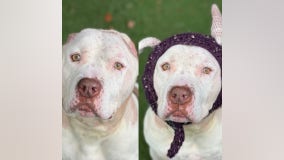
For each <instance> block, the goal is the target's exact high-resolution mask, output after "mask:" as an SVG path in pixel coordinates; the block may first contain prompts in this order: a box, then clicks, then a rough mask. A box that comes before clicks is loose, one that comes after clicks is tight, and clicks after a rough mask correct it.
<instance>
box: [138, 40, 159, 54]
mask: <svg viewBox="0 0 284 160" xmlns="http://www.w3.org/2000/svg"><path fill="white" fill-rule="evenodd" d="M160 43H161V40H159V39H157V38H155V37H146V38H144V39H142V40H140V41H139V43H138V50H139V54H141V53H142V52H143V49H144V48H146V47H151V48H154V47H155V46H156V45H158V44H160Z"/></svg>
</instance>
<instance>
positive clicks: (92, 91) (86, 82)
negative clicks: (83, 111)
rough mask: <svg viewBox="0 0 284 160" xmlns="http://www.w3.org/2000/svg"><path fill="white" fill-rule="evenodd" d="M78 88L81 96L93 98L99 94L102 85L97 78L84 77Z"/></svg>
mask: <svg viewBox="0 0 284 160" xmlns="http://www.w3.org/2000/svg"><path fill="white" fill-rule="evenodd" d="M77 87H78V90H79V93H80V95H81V96H83V97H87V98H92V97H95V96H97V95H99V93H100V91H101V89H102V86H101V83H100V82H99V81H98V80H97V79H91V78H83V79H81V80H80V81H79V83H78V86H77Z"/></svg>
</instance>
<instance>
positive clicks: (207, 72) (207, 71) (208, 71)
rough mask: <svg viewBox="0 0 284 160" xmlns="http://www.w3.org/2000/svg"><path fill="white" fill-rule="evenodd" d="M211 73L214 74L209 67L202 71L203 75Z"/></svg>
mask: <svg viewBox="0 0 284 160" xmlns="http://www.w3.org/2000/svg"><path fill="white" fill-rule="evenodd" d="M211 72H212V69H211V68H209V67H204V68H203V69H202V73H204V74H210V73H211Z"/></svg>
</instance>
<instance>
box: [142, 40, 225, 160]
mask: <svg viewBox="0 0 284 160" xmlns="http://www.w3.org/2000/svg"><path fill="white" fill-rule="evenodd" d="M165 62H168V63H169V64H170V66H171V69H170V70H167V71H163V70H162V69H161V65H162V64H163V63H165ZM203 66H209V67H210V68H211V69H212V72H211V73H210V74H209V75H205V74H202V73H200V71H199V70H200V69H202V68H203ZM184 85H186V86H189V87H190V88H191V89H192V91H193V96H194V100H193V105H192V106H187V107H188V108H189V107H193V108H192V111H191V112H188V119H189V120H191V122H193V124H190V125H184V129H185V135H186V136H185V141H184V143H183V145H182V147H181V149H180V150H179V152H178V153H177V154H176V155H175V157H174V158H173V159H174V160H220V159H221V151H222V149H221V148H222V146H221V138H222V129H221V128H222V126H221V109H218V110H217V111H215V112H214V113H212V114H211V115H210V116H209V117H206V116H207V115H208V112H209V110H210V109H211V108H212V105H213V103H214V102H215V99H216V98H217V96H218V94H219V91H220V89H221V70H220V66H219V64H218V62H217V61H216V59H215V58H214V57H213V56H212V55H211V54H210V53H209V52H208V51H207V50H205V49H203V48H200V47H196V46H185V45H175V46H172V47H171V48H169V49H168V50H167V51H166V52H165V53H164V54H163V55H162V56H161V57H160V58H159V60H158V62H157V64H156V68H155V71H154V88H155V90H156V93H157V96H158V116H157V115H156V114H155V113H154V112H153V111H152V109H148V111H147V113H146V115H145V119H144V135H145V139H146V141H147V143H148V144H149V146H150V153H151V156H152V158H153V160H164V159H168V158H167V156H166V155H167V151H168V149H169V148H170V144H171V142H172V140H173V136H174V131H173V129H172V128H170V127H169V126H168V125H167V124H166V123H165V120H172V121H176V119H174V117H169V118H165V114H166V112H167V109H168V108H167V107H168V101H167V93H168V92H169V90H170V88H171V87H172V86H184ZM180 122H187V121H180Z"/></svg>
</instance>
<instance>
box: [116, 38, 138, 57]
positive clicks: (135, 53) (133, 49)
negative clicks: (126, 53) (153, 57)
mask: <svg viewBox="0 0 284 160" xmlns="http://www.w3.org/2000/svg"><path fill="white" fill-rule="evenodd" d="M119 34H120V35H121V37H122V39H123V40H124V41H125V42H126V44H127V46H128V48H129V50H130V52H131V53H132V54H133V55H134V56H135V57H138V54H137V50H136V47H135V45H134V43H133V42H132V40H131V39H130V38H129V37H128V36H127V35H126V34H124V33H119Z"/></svg>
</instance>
